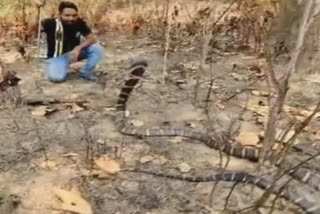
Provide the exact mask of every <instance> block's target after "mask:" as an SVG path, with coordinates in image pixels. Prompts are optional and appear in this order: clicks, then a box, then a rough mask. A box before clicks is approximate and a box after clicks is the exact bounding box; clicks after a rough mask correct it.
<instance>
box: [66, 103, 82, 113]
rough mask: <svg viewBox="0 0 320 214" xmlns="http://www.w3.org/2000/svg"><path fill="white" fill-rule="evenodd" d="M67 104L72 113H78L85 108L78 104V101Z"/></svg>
mask: <svg viewBox="0 0 320 214" xmlns="http://www.w3.org/2000/svg"><path fill="white" fill-rule="evenodd" d="M65 106H66V108H67V109H68V110H69V111H70V113H76V112H80V111H83V110H84V108H82V107H81V106H79V105H77V104H76V103H66V104H65Z"/></svg>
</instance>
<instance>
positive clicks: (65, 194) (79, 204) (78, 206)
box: [54, 188, 93, 214]
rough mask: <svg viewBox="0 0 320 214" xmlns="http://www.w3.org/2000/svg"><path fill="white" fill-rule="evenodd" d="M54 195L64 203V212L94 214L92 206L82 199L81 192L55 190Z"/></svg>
mask: <svg viewBox="0 0 320 214" xmlns="http://www.w3.org/2000/svg"><path fill="white" fill-rule="evenodd" d="M54 193H55V195H56V196H57V197H58V198H59V199H60V200H61V201H62V208H61V209H62V210H65V211H70V212H74V213H78V214H93V212H92V208H91V206H90V204H89V203H88V202H87V201H86V200H84V199H83V198H81V196H80V195H79V192H75V190H73V191H67V190H64V189H60V188H54Z"/></svg>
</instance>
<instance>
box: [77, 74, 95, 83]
mask: <svg viewBox="0 0 320 214" xmlns="http://www.w3.org/2000/svg"><path fill="white" fill-rule="evenodd" d="M80 77H81V78H84V79H86V80H89V81H92V82H97V80H98V78H97V76H96V75H95V74H91V75H87V74H83V73H80Z"/></svg>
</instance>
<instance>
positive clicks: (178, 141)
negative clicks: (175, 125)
mask: <svg viewBox="0 0 320 214" xmlns="http://www.w3.org/2000/svg"><path fill="white" fill-rule="evenodd" d="M182 140H183V137H180V136H177V137H174V138H172V139H171V140H169V142H172V143H181V142H182Z"/></svg>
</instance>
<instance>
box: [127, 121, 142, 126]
mask: <svg viewBox="0 0 320 214" xmlns="http://www.w3.org/2000/svg"><path fill="white" fill-rule="evenodd" d="M129 123H130V124H131V125H133V126H135V127H141V126H143V125H144V122H142V121H140V120H131V121H130V122H129Z"/></svg>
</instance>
